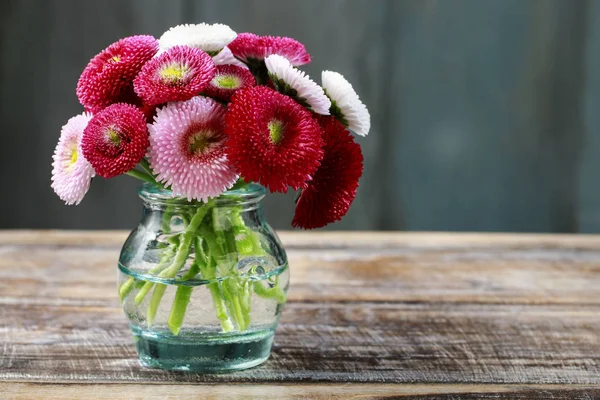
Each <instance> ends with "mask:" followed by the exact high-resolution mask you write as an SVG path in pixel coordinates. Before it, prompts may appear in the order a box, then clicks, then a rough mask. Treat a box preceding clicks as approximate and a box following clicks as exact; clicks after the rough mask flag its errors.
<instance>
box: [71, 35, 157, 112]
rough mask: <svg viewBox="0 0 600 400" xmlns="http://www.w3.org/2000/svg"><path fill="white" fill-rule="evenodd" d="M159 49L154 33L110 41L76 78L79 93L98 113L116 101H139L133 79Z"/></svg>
mask: <svg viewBox="0 0 600 400" xmlns="http://www.w3.org/2000/svg"><path fill="white" fill-rule="evenodd" d="M157 51H158V41H157V40H156V39H154V38H153V37H152V36H147V35H140V36H130V37H126V38H123V39H121V40H119V41H118V42H116V43H113V44H111V45H110V46H108V47H107V48H106V49H105V50H103V51H102V52H101V53H100V54H98V55H96V56H95V57H94V58H92V60H91V61H90V62H89V64H88V65H87V67H85V69H84V70H83V73H82V74H81V76H80V77H79V82H77V97H78V98H79V102H80V103H81V104H82V105H83V106H84V107H85V109H86V110H87V111H90V112H93V113H96V112H98V111H100V110H102V109H103V108H105V107H106V106H108V105H110V104H113V103H119V102H123V103H131V104H138V105H139V104H140V101H139V99H138V97H137V96H136V95H135V92H134V91H133V79H134V78H135V77H136V75H137V74H138V73H139V72H140V70H141V69H142V66H143V65H144V64H145V63H146V62H147V61H148V60H150V59H151V58H152V57H153V56H154V54H156V52H157Z"/></svg>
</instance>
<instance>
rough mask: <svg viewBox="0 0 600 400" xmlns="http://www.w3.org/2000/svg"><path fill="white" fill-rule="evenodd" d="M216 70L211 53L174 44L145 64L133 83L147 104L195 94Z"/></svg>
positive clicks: (180, 99) (189, 97)
mask: <svg viewBox="0 0 600 400" xmlns="http://www.w3.org/2000/svg"><path fill="white" fill-rule="evenodd" d="M215 71H216V67H215V63H214V62H213V60H212V57H211V56H209V55H208V54H206V53H205V52H203V51H202V50H200V49H195V48H192V47H188V46H175V47H172V48H170V49H169V50H167V51H166V52H164V53H162V54H161V55H159V56H158V57H156V58H153V59H152V60H150V61H149V62H148V63H147V64H146V65H144V67H143V68H142V71H141V72H140V74H139V75H138V76H137V78H135V81H134V82H133V84H134V87H135V92H136V93H137V94H138V96H140V97H141V98H142V100H144V103H146V104H149V105H156V104H161V103H166V102H168V101H184V100H189V99H191V98H192V97H194V96H197V95H198V94H199V93H200V92H201V91H202V89H204V88H205V87H206V85H208V83H209V82H210V81H211V79H213V77H214V76H215Z"/></svg>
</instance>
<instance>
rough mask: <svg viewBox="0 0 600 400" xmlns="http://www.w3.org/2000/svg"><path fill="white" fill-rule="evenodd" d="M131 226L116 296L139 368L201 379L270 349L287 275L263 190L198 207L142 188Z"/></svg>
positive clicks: (250, 187) (249, 189)
mask: <svg viewBox="0 0 600 400" xmlns="http://www.w3.org/2000/svg"><path fill="white" fill-rule="evenodd" d="M138 193H139V196H140V198H141V199H142V201H143V203H144V209H143V214H142V219H141V222H140V224H139V225H138V226H137V228H135V229H134V230H133V231H132V232H131V234H130V235H129V237H128V239H127V241H126V242H125V244H124V245H123V249H122V251H121V256H120V258H119V273H118V281H119V287H118V290H119V296H120V298H121V303H122V305H123V310H124V311H125V315H126V316H127V318H128V320H129V325H130V327H131V331H132V333H133V337H134V340H135V344H136V349H137V352H138V355H139V359H140V361H141V362H142V364H144V365H146V366H150V367H157V368H162V369H170V370H192V371H207V372H222V371H232V370H239V369H244V368H249V367H253V366H255V365H258V364H260V363H262V362H263V361H265V360H266V359H267V358H268V357H269V354H270V352H271V345H272V342H273V334H274V333H275V329H276V328H277V324H278V322H279V317H280V315H281V312H282V310H283V306H284V304H285V301H286V296H287V289H288V282H289V271H288V264H287V257H286V254H285V251H284V249H283V246H282V245H281V242H280V241H279V238H278V237H277V235H276V234H275V232H274V231H273V229H272V228H271V227H270V226H269V225H268V224H267V223H266V222H265V220H264V218H263V214H262V209H261V204H260V201H261V199H262V198H263V197H264V195H265V190H264V188H262V187H261V186H259V185H256V184H245V185H242V186H241V187H239V188H236V189H234V190H229V191H227V192H225V193H224V194H222V195H221V196H219V197H218V198H216V199H210V200H208V201H206V202H201V201H188V200H186V199H183V198H173V197H172V194H171V192H170V191H167V190H161V189H159V188H157V187H155V186H152V185H144V186H142V187H141V189H140V190H139V191H138Z"/></svg>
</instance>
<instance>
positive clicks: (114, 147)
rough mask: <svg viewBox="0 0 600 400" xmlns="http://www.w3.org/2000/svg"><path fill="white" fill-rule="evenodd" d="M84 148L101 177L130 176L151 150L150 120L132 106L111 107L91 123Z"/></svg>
mask: <svg viewBox="0 0 600 400" xmlns="http://www.w3.org/2000/svg"><path fill="white" fill-rule="evenodd" d="M81 147H82V149H83V155H84V156H85V158H86V159H87V160H88V161H89V162H90V163H91V164H92V166H93V167H94V170H95V171H96V173H97V174H98V175H100V176H101V177H103V178H112V177H114V176H117V175H120V174H123V173H125V172H128V171H129V170H131V169H132V168H133V167H135V165H136V164H137V163H138V162H139V161H140V160H141V159H142V157H144V154H146V149H147V148H148V128H147V126H146V117H145V116H144V113H143V112H142V111H140V110H139V109H138V108H137V107H135V106H132V105H130V104H124V103H117V104H113V105H110V106H108V107H106V108H105V109H104V110H102V111H100V112H99V113H98V114H96V115H94V117H93V118H92V120H91V121H90V122H89V123H88V126H87V127H86V128H85V131H84V132H83V139H82V140H81Z"/></svg>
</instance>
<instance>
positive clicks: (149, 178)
mask: <svg viewBox="0 0 600 400" xmlns="http://www.w3.org/2000/svg"><path fill="white" fill-rule="evenodd" d="M126 174H127V175H129V176H131V177H134V178H136V179H139V180H141V181H144V182H148V183H151V184H153V185H158V184H157V183H156V181H155V180H154V178H152V176H150V175H148V174H146V173H145V172H142V171H138V170H137V169H132V170H131V171H128V172H127V173H126Z"/></svg>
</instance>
